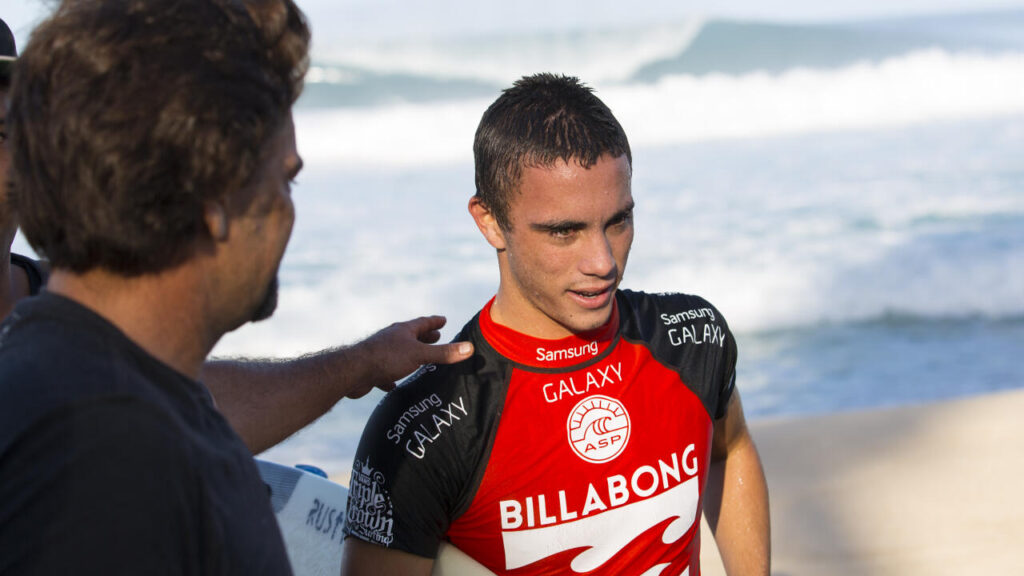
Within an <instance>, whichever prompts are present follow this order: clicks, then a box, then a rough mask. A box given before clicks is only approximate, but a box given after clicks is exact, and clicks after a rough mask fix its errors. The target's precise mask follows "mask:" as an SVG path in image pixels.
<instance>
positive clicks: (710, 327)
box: [343, 74, 770, 575]
mask: <svg viewBox="0 0 1024 576" xmlns="http://www.w3.org/2000/svg"><path fill="white" fill-rule="evenodd" d="M474 155H475V159H476V185H477V194H476V195H475V196H474V197H473V198H472V199H471V200H470V203H469V211H470V213H471V214H472V216H473V219H474V220H475V221H476V224H477V226H478V227H479V229H480V231H481V233H482V234H483V235H484V238H485V239H486V240H487V242H488V243H490V244H491V246H493V247H494V248H495V250H496V251H497V256H498V268H499V271H500V284H499V287H498V292H497V295H496V296H495V297H494V298H493V299H492V300H491V301H490V302H489V303H487V305H486V306H485V307H484V308H483V310H482V311H481V312H480V313H479V314H478V315H477V316H476V317H475V318H474V319H473V320H472V321H471V322H470V323H469V324H468V325H467V326H466V327H465V328H464V329H463V331H462V333H461V334H460V338H465V339H468V340H470V341H472V342H473V343H474V345H475V347H476V354H475V356H474V357H473V359H472V360H471V361H469V362H463V363H461V364H458V365H454V366H449V367H429V368H428V369H425V370H423V371H422V372H421V373H420V374H419V375H418V377H417V378H416V379H414V380H413V381H411V382H409V383H408V384H407V385H404V386H401V387H399V388H398V389H396V390H395V391H393V392H391V393H390V394H389V395H388V396H387V397H386V398H385V400H384V401H383V402H382V403H381V405H380V406H379V407H378V408H377V410H376V411H375V412H374V414H373V416H372V417H371V420H370V422H369V423H368V425H367V428H366V430H365V431H364V433H363V437H362V440H361V443H360V447H359V450H358V452H357V455H356V459H355V466H354V468H353V471H352V481H351V486H350V493H349V503H348V524H347V526H346V530H347V534H348V538H347V539H346V543H345V562H346V566H345V568H344V570H343V571H344V573H345V574H350V575H351V574H372V573H387V574H428V573H429V572H430V570H431V568H432V564H433V558H434V557H435V556H436V553H437V550H438V546H439V544H440V543H441V542H442V541H445V540H447V541H450V542H451V543H453V544H454V545H455V546H457V547H458V548H460V549H461V550H462V551H463V552H465V553H467V554H469V555H470V556H471V557H473V558H475V559H476V560H477V561H479V562H480V563H482V564H483V565H485V566H486V567H487V568H488V569H490V570H492V571H494V572H496V573H498V574H553V573H570V574H571V573H579V574H655V573H656V574H663V575H678V574H696V573H699V570H700V564H699V549H700V542H699V535H700V522H699V521H700V514H701V511H702V509H703V510H704V511H705V513H706V514H707V516H708V520H709V523H710V525H711V528H712V530H713V531H714V532H715V537H716V540H717V542H718V545H719V548H720V550H721V552H722V557H723V560H724V562H725V565H726V568H727V570H728V572H729V573H730V574H757V575H766V574H768V571H769V564H770V560H769V547H770V544H769V518H768V494H767V488H766V483H765V479H764V474H763V471H762V468H761V464H760V460H759V457H758V454H757V450H756V448H755V446H754V444H753V442H752V440H751V438H750V435H749V433H748V431H747V427H746V425H745V422H744V417H743V409H742V407H741V404H740V399H739V393H738V392H737V391H736V390H735V389H734V379H735V373H734V369H735V363H736V345H735V342H734V340H733V337H732V335H731V333H730V332H729V329H728V327H727V325H726V323H725V320H724V319H723V318H722V315H721V313H719V311H718V310H716V309H715V308H714V307H713V306H712V305H711V304H709V303H708V302H707V301H705V300H703V299H701V298H699V297H696V296H689V295H685V294H657V295H654V294H645V293H641V292H632V291H627V290H619V289H618V285H619V283H620V281H621V279H622V274H623V271H624V269H625V266H626V260H627V257H628V255H629V250H630V245H631V243H632V240H633V206H634V201H633V197H632V193H631V188H630V180H631V174H632V166H631V162H632V157H631V153H630V149H629V143H628V141H627V139H626V135H625V133H624V132H623V130H622V128H621V126H620V125H619V123H618V121H617V120H616V119H615V117H614V116H613V115H612V113H611V111H610V110H609V109H608V108H607V107H606V106H605V105H604V104H603V103H602V102H601V101H600V100H599V99H598V98H597V97H596V96H594V95H593V93H592V92H591V91H590V90H589V89H588V88H586V87H584V86H582V85H580V83H579V82H578V81H577V80H576V79H575V78H567V77H557V76H552V75H547V74H542V75H538V76H533V77H528V78H524V79H522V80H520V81H519V82H517V83H516V84H515V85H514V86H513V87H512V88H510V89H508V90H506V91H505V92H504V93H503V94H502V95H501V97H499V98H498V100H497V101H496V102H494V104H492V105H491V107H490V108H489V109H488V110H487V111H486V112H485V113H484V115H483V119H482V120H481V122H480V126H479V128H478V130H477V134H476V142H475V145H474Z"/></svg>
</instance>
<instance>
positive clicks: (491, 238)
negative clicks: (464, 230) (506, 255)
mask: <svg viewBox="0 0 1024 576" xmlns="http://www.w3.org/2000/svg"><path fill="white" fill-rule="evenodd" d="M469 213H470V215H471V216H473V221H474V222H476V227H477V228H479V229H480V233H481V234H483V235H484V238H486V239H487V243H488V244H490V245H491V246H494V248H495V249H496V250H504V249H505V232H504V231H503V230H502V229H501V226H499V225H498V220H497V219H496V218H495V217H494V213H493V212H491V209H490V208H488V207H487V204H484V201H483V200H481V199H480V197H478V196H473V197H472V198H470V199H469Z"/></svg>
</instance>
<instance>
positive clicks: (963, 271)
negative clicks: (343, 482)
mask: <svg viewBox="0 0 1024 576" xmlns="http://www.w3.org/2000/svg"><path fill="white" fill-rule="evenodd" d="M315 25H316V22H314V33H316V27H315ZM1022 39H1024V12H999V13H983V14H974V15H965V16H941V17H939V16H936V17H915V18H903V19H890V20H877V21H862V22H834V23H828V24H806V23H805V24H799V25H797V24H781V23H766V22H751V21H724V20H710V21H706V20H701V19H688V20H687V19H682V20H678V21H674V22H660V21H659V22H656V23H651V24H648V25H644V24H642V23H637V22H634V21H630V22H628V23H624V24H623V25H622V26H621V27H614V26H609V25H606V24H603V25H602V26H600V27H591V28H589V29H587V28H580V29H569V30H564V29H563V30H540V31H523V30H522V29H521V28H516V29H515V30H511V29H510V30H508V31H507V32H506V33H489V34H486V35H483V34H480V35H466V34H462V35H448V36H441V37H387V38H381V39H380V40H379V41H372V39H371V40H368V39H366V38H362V39H360V42H359V43H353V44H352V45H347V46H346V45H340V44H337V43H335V44H331V45H330V46H329V47H328V48H325V49H323V50H321V51H319V52H315V53H314V56H315V58H314V67H313V69H312V70H311V72H310V75H309V77H308V79H307V86H306V90H305V93H304V95H303V96H302V99H301V100H300V101H299V105H298V108H297V112H296V122H297V127H298V138H299V147H300V152H301V153H302V154H303V156H304V158H305V161H306V169H305V170H304V171H303V173H302V174H301V175H300V176H299V184H298V186H297V187H296V188H295V198H296V205H297V213H298V220H297V223H296V228H295V232H294V235H293V238H292V242H291V244H290V245H289V248H288V252H287V254H286V256H285V259H284V262H283V265H282V270H281V281H282V291H281V298H280V304H279V308H278V312H277V313H276V315H275V316H274V318H273V319H272V320H270V321H267V322H263V323H259V324H256V325H252V326H247V327H244V328H243V329H240V330H238V331H236V332H234V333H232V334H229V335H227V336H226V337H225V338H224V339H223V340H222V341H221V343H220V344H219V345H218V347H217V348H216V349H215V351H214V353H215V354H217V355H226V356H231V355H245V356H288V355H292V354H299V353H303V352H308V351H311V350H314V349H319V348H324V347H328V346H334V345H338V344H343V343H348V342H352V341H355V340H357V339H359V338H362V337H364V336H366V335H369V334H370V333H372V332H373V331H375V330H376V329H378V328H380V327H382V326H384V325H386V324H387V323H390V322H393V321H397V320H402V319H407V318H411V317H414V316H417V315H420V314H426V313H441V314H445V315H446V316H448V318H449V323H450V326H449V327H447V328H446V329H445V331H444V332H445V336H446V337H448V338H450V337H451V336H452V335H453V334H454V333H455V332H456V331H457V329H458V327H460V326H461V325H462V324H464V323H465V322H466V321H467V320H469V318H470V317H471V316H472V315H473V314H474V313H475V311H476V310H478V309H479V308H480V307H481V306H482V305H483V304H484V303H485V302H486V301H487V300H488V299H489V298H490V297H491V295H492V294H493V293H494V290H495V288H496V286H497V267H496V264H495V260H494V254H493V251H492V250H491V249H490V248H489V247H488V245H487V244H486V243H485V242H484V241H483V239H482V238H481V237H480V235H479V232H478V231H477V230H476V229H475V227H474V226H473V223H472V221H471V219H470V218H469V216H468V214H467V212H466V203H467V201H468V199H469V197H470V196H471V195H472V193H473V166H472V152H471V148H472V138H473V132H474V130H475V127H476V123H477V122H478V120H479V117H480V115H481V114H482V112H483V111H484V109H485V108H486V107H487V105H488V104H489V103H490V101H492V100H493V99H494V98H495V97H496V96H497V95H498V93H499V92H500V90H501V89H502V88H503V87H505V86H507V85H508V84H509V83H511V81H513V80H514V79H515V78H517V77H518V76H520V75H522V74H527V73H533V72H537V71H551V72H559V73H568V74H574V75H578V76H580V77H581V78H582V79H583V80H585V81H587V82H588V83H589V84H590V85H592V86H594V87H595V88H596V90H597V92H598V94H599V95H600V96H601V97H602V98H603V99H604V100H605V101H606V102H607V103H608V104H609V105H610V106H611V108H612V109H613V110H614V111H615V112H616V115H617V116H618V117H619V119H620V121H621V122H622V123H623V125H624V126H625V128H626V130H627V132H628V133H629V134H630V138H631V143H632V146H633V149H634V180H633V187H634V189H633V195H634V198H635V200H636V202H637V208H636V226H637V232H636V239H635V242H634V247H633V252H632V254H631V257H630V261H629V265H628V268H627V272H626V279H625V282H624V285H625V286H626V287H629V288H635V289H644V290H653V291H683V292H690V293H696V294H700V295H703V296H705V297H706V298H708V299H709V300H711V301H712V302H713V303H715V305H716V306H717V307H718V308H719V309H720V310H721V311H722V313H723V314H724V315H725V317H726V318H727V320H728V321H729V324H730V326H731V328H732V329H733V332H734V334H735V336H736V339H737V342H738V344H739V350H740V360H739V365H738V368H737V371H738V386H739V389H740V391H741V393H742V396H743V401H744V406H745V408H746V410H747V413H748V416H749V417H751V418H755V419H756V418H765V417H775V416H788V415H799V414H811V413H823V412H834V411H842V410H851V409H861V408H871V407H877V406H885V405H893V404H907V403H919V402H927V401H931V400H937V399H943V398H950V397H957V396H963V395H971V394H979V393H983V392H987V391H992V390H998V389H1005V388H1016V387H1021V386H1024V362H1021V361H1020V360H1019V357H1020V355H1021V353H1022V352H1024V164H1022V163H1021V159H1020V158H1021V154H1020V151H1021V150H1024V40H1022ZM19 242H20V241H19ZM16 248H18V245H17V244H16ZM22 249H24V247H23V245H22ZM379 398H380V394H379V393H371V394H370V395H368V396H367V397H365V398H362V399H359V400H345V401H343V402H341V403H340V404H339V405H338V406H337V407H336V408H335V409H334V410H333V411H332V412H331V413H330V414H328V415H327V416H325V417H323V418H322V419H321V420H320V421H318V422H317V423H316V424H314V425H313V426H311V427H309V428H308V429H306V430H305V431H303V432H301V433H299V434H297V435H296V436H295V437H293V438H292V439H290V440H288V441H287V442H285V443H284V444H282V445H281V446H278V447H276V448H274V449H272V451H271V452H270V453H268V454H267V457H269V458H272V459H275V460H279V461H282V462H300V461H304V462H311V463H315V464H317V465H319V466H320V467H321V468H324V469H327V470H329V471H332V472H337V471H343V470H346V469H347V468H348V466H349V465H350V462H351V457H352V455H353V453H354V450H355V446H356V443H357V442H358V438H359V434H360V431H361V429H362V426H363V424H364V423H365V420H366V418H367V417H368V415H369V412H370V411H371V410H372V409H373V407H374V406H375V404H376V402H377V401H378V400H379Z"/></svg>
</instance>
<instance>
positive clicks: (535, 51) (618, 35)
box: [314, 19, 703, 86]
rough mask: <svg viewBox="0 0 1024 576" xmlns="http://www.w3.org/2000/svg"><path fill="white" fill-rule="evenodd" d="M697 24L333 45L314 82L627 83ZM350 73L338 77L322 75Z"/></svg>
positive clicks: (678, 46) (680, 45)
mask: <svg viewBox="0 0 1024 576" xmlns="http://www.w3.org/2000/svg"><path fill="white" fill-rule="evenodd" d="M702 24H703V21H702V20H700V19H691V20H685V21H680V22H670V23H662V24H657V25H653V26H644V27H635V28H622V29H590V30H569V31H560V32H546V33H535V34H516V35H499V36H474V37H454V38H442V39H431V40H422V39H416V40H410V41H384V42H367V41H362V42H360V43H359V44H351V45H347V46H340V47H334V48H331V49H328V50H325V51H322V52H319V53H318V54H317V57H318V59H319V60H321V61H322V62H323V64H321V66H320V67H319V68H316V72H315V77H314V81H323V82H332V81H333V82H336V83H346V82H347V83H352V81H353V78H352V75H351V71H352V70H360V71H363V72H364V73H366V74H368V75H373V76H376V77H395V76H405V77H419V78H433V79H439V80H474V81H482V82H485V83H491V84H494V85H497V86H504V85H506V84H509V83H511V82H512V81H513V80H515V79H516V78H519V77H520V76H523V75H525V74H532V73H534V72H538V71H546V70H555V71H558V70H571V71H573V73H574V74H578V75H580V76H582V77H586V78H588V79H590V81H593V82H614V81H621V80H625V79H628V78H630V77H631V76H633V75H634V74H636V73H637V72H638V71H639V70H640V69H641V68H643V67H644V66H646V65H648V64H649V63H650V62H657V61H660V60H663V59H666V58H671V57H673V56H675V55H677V54H680V53H682V52H685V50H686V47H687V46H688V45H689V44H690V42H691V41H692V40H693V39H694V38H695V37H696V36H697V34H698V32H699V31H700V29H701V26H702ZM331 67H341V68H342V69H345V70H348V71H349V72H348V73H347V74H342V75H340V76H339V77H337V78H330V77H329V74H324V71H327V70H330V69H331Z"/></svg>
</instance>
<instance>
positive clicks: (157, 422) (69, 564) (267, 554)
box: [0, 292, 291, 575]
mask: <svg viewBox="0 0 1024 576" xmlns="http://www.w3.org/2000/svg"><path fill="white" fill-rule="evenodd" d="M290 572H291V569H290V567H289V563H288V559H287V556H286V553H285V549H284V544H283V542H282V539H281V534H280V531H279V529H278V527H277V523H276V521H275V518H274V515H273V511H272V510H271V506H270V500H269V497H268V494H267V489H266V487H265V486H264V485H263V484H262V482H261V481H260V479H259V475H258V472H257V470H256V467H255V464H254V462H253V459H252V456H251V454H250V453H249V451H248V450H247V448H246V447H245V445H244V444H243V443H242V441H241V439H240V438H238V436H237V435H236V434H235V432H234V431H233V430H232V429H231V427H230V425H229V424H228V423H227V421H226V420H225V419H224V418H223V417H222V416H221V414H220V413H219V412H218V411H217V410H216V409H215V407H214V405H213V403H212V399H211V397H210V395H209V393H208V392H207V391H206V389H205V388H204V387H203V386H202V385H201V384H199V383H197V382H195V381H193V380H191V379H190V378H187V377H186V376H184V375H182V374H180V373H178V372H176V371H175V370H173V369H172V368H170V367H169V366H167V365H166V364H163V363H162V362H160V361H158V360H156V359H155V358H153V357H152V356H150V355H149V354H147V353H146V352H145V351H144V350H142V349H141V348H139V347H138V346H137V345H135V344H134V343H133V342H131V341H130V340H129V339H128V338H126V337H125V336H124V334H123V333H121V332H120V331H119V330H118V329H117V328H116V327H114V326H113V325H111V324H110V323H108V322H107V321H106V320H104V319H103V318H101V317H99V316H97V315H96V314H94V313H93V312H91V311H90V310H88V309H86V308H84V307H82V306H80V305H79V304H77V303H75V302H73V301H71V300H68V299H65V298H62V297H60V296H56V295H54V294H50V293H47V292H43V293H42V294H41V295H40V296H38V297H37V298H32V299H29V300H24V301H22V302H21V303H19V304H18V306H17V307H16V308H15V310H14V311H13V312H12V313H11V315H10V316H9V317H8V319H7V320H6V321H5V322H4V323H3V324H0V573H3V574H7V573H12V574H14V573H16V574H104V575H107V574H147V575H152V574H211V575H213V574H218V575H219V574H239V575H243V574H244V575H251V574H273V575H279V574H289V573H290Z"/></svg>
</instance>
